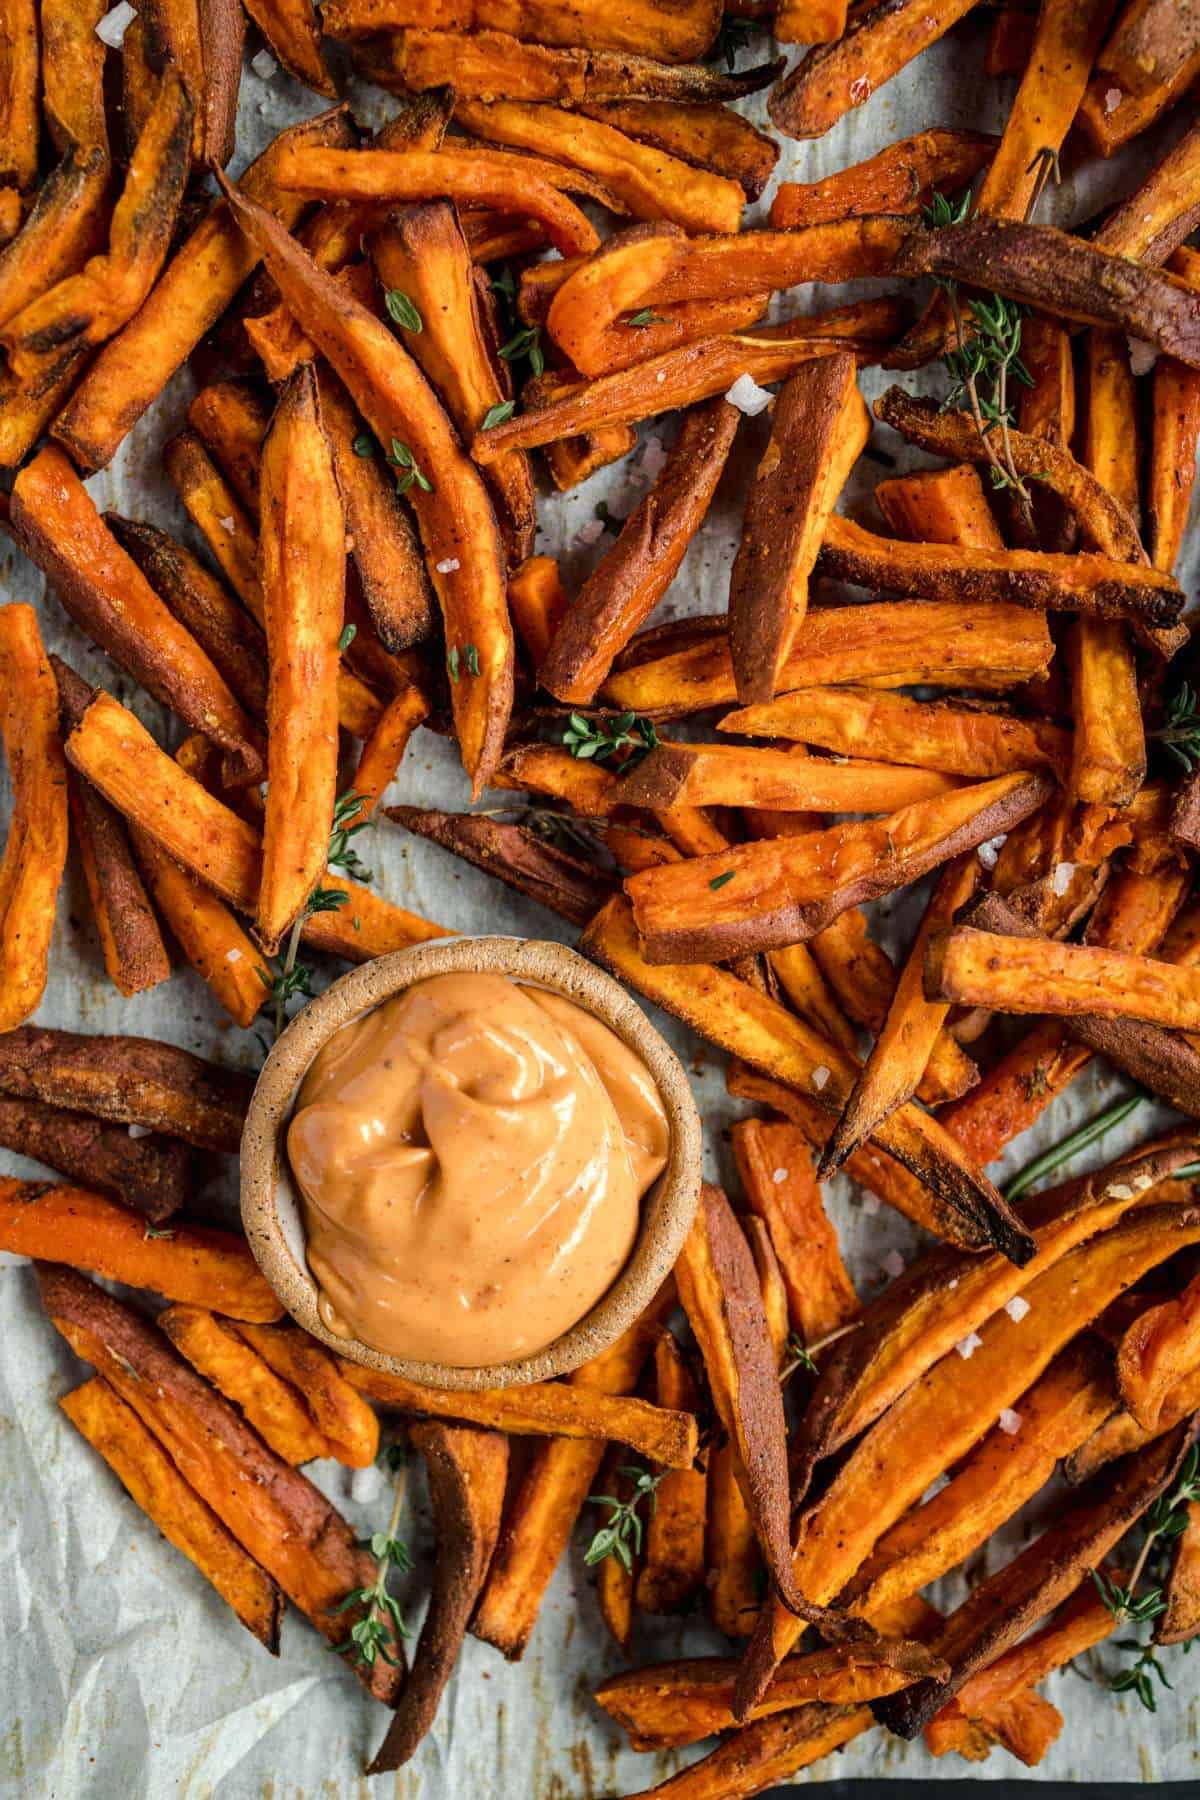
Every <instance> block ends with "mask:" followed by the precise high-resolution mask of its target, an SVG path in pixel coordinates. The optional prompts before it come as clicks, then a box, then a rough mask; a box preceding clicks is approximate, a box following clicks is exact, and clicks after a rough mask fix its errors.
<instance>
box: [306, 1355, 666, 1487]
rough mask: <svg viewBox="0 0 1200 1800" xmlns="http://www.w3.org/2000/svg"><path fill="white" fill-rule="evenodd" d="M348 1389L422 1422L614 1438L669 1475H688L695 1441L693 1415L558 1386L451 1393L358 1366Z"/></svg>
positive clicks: (352, 1368) (347, 1368) (346, 1367)
mask: <svg viewBox="0 0 1200 1800" xmlns="http://www.w3.org/2000/svg"><path fill="white" fill-rule="evenodd" d="M340 1366H341V1370H342V1374H343V1375H344V1376H345V1377H346V1380H347V1381H348V1382H349V1383H350V1385H351V1387H354V1388H357V1389H358V1390H359V1392H360V1393H362V1394H367V1395H368V1396H369V1397H370V1398H371V1399H372V1400H374V1401H376V1402H377V1403H378V1404H379V1405H380V1406H390V1407H396V1408H398V1409H399V1410H400V1411H401V1412H412V1413H417V1414H419V1415H421V1416H422V1417H426V1418H438V1419H461V1420H463V1421H465V1422H466V1423H468V1424H472V1425H486V1426H489V1427H491V1428H492V1429H493V1430H495V1431H506V1432H508V1433H510V1434H511V1435H514V1436H517V1437H525V1436H532V1437H572V1438H614V1439H615V1440H616V1442H617V1443H619V1444H627V1445H628V1446H629V1448H630V1449H631V1450H637V1451H640V1452H641V1454H642V1455H643V1456H647V1457H649V1458H650V1460H651V1461H652V1462H657V1463H664V1464H665V1465H666V1466H667V1468H669V1469H690V1468H691V1466H692V1463H693V1462H694V1460H695V1456H696V1446H697V1442H698V1436H697V1429H696V1421H695V1419H694V1418H693V1417H692V1415H691V1414H690V1413H678V1412H667V1411H665V1410H664V1409H663V1408H662V1407H661V1406H651V1405H650V1404H649V1402H648V1401H645V1400H628V1399H625V1398H624V1397H623V1396H614V1395H609V1394H605V1393H602V1392H600V1391H599V1390H597V1389H592V1388H584V1387H578V1386H567V1385H565V1384H563V1383H561V1382H556V1381H544V1382H531V1383H530V1384H529V1385H528V1386H526V1387H516V1388H474V1389H472V1390H470V1391H469V1392H468V1391H465V1390H464V1391H463V1392H461V1393H460V1392H451V1391H450V1390H449V1389H446V1388H435V1387H424V1386H418V1385H417V1383H416V1382H411V1381H402V1380H401V1378H400V1377H399V1376H398V1375H385V1374H383V1373H381V1372H380V1371H379V1370H376V1369H367V1368H364V1367H362V1365H361V1364H358V1363H342V1364H341V1365H340Z"/></svg>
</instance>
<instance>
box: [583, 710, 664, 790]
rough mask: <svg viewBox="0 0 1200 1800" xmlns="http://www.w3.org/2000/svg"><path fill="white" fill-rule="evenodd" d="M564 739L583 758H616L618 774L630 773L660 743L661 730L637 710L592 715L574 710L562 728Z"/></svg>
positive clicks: (585, 759)
mask: <svg viewBox="0 0 1200 1800" xmlns="http://www.w3.org/2000/svg"><path fill="white" fill-rule="evenodd" d="M562 742H563V744H564V746H565V747H566V749H568V750H569V751H570V753H571V755H572V756H574V757H576V758H578V760H579V761H580V762H598V763H612V762H613V759H614V758H616V759H618V760H617V761H616V762H615V765H614V766H615V772H616V773H617V774H618V775H628V773H629V771H630V769H633V768H636V766H637V764H638V763H640V762H641V760H642V758H643V757H644V756H648V755H649V754H650V752H651V750H654V749H656V748H657V746H658V732H657V731H656V730H655V729H654V725H653V723H652V721H651V720H649V719H643V718H641V717H640V716H639V715H638V714H637V713H635V712H624V713H610V714H609V715H608V716H607V717H597V718H594V719H589V718H588V717H587V715H586V714H585V713H578V712H573V713H572V714H571V715H570V717H569V718H568V720H567V723H566V725H565V726H564V728H563V734H562Z"/></svg>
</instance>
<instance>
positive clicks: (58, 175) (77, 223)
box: [0, 144, 111, 323]
mask: <svg viewBox="0 0 1200 1800" xmlns="http://www.w3.org/2000/svg"><path fill="white" fill-rule="evenodd" d="M110 178H111V168H110V165H109V160H108V151H107V148H106V146H105V145H104V144H93V145H88V146H85V145H79V146H72V147H71V148H69V149H68V150H67V151H66V152H65V154H64V155H63V159H62V161H61V162H60V163H59V164H58V165H57V167H56V168H54V169H53V170H52V171H51V172H50V174H49V175H48V176H47V178H46V180H45V181H44V182H43V183H42V185H41V187H40V188H39V189H38V193H37V198H36V199H35V201H34V203H33V207H32V209H31V211H30V213H29V215H28V217H27V218H26V219H25V222H24V224H23V225H22V226H21V228H20V230H18V231H17V232H16V233H15V234H14V235H13V237H12V239H11V242H9V243H7V244H6V245H5V247H4V249H3V251H0V323H7V321H8V320H9V319H11V318H13V317H14V316H15V315H16V314H17V313H19V312H20V311H21V309H22V308H23V307H25V306H28V305H29V304H30V302H31V301H34V300H36V299H37V298H38V296H39V295H40V294H44V293H45V292H46V291H47V289H48V288H51V287H53V286H54V285H55V283H57V282H59V281H62V280H64V279H65V278H66V277H67V276H68V275H73V274H74V273H75V271H76V270H77V269H80V268H82V267H83V265H84V263H85V262H86V261H87V259H88V257H89V256H90V255H91V254H92V253H93V251H95V250H98V249H99V247H100V245H101V244H102V243H103V241H104V234H105V231H106V229H107V227H108V219H109V207H108V196H109V183H110ZM15 191H16V190H15V189H0V192H5V193H8V192H15Z"/></svg>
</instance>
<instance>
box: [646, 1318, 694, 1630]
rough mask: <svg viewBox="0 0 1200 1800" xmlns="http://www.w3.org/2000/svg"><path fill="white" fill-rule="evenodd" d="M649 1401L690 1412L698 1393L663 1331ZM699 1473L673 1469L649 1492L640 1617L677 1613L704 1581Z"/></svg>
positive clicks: (674, 1345) (674, 1344) (675, 1346)
mask: <svg viewBox="0 0 1200 1800" xmlns="http://www.w3.org/2000/svg"><path fill="white" fill-rule="evenodd" d="M654 1398H655V1400H656V1401H657V1403H658V1405H659V1406H668V1407H673V1408H674V1409H675V1410H676V1411H682V1412H696V1411H697V1410H698V1407H699V1399H700V1396H699V1393H698V1391H697V1388H696V1383H695V1380H694V1378H693V1376H692V1373H691V1370H690V1369H689V1368H688V1366H687V1363H686V1361H685V1360H684V1356H683V1352H682V1351H681V1350H680V1348H679V1345H678V1344H677V1342H676V1340H675V1339H674V1338H673V1337H672V1335H671V1333H670V1332H669V1331H665V1330H664V1331H663V1332H662V1333H661V1335H660V1336H659V1339H658V1341H657V1343H656V1344H655V1346H654ZM706 1489H707V1476H706V1474H705V1472H704V1470H703V1469H673V1470H670V1471H668V1472H667V1473H666V1474H664V1475H663V1478H662V1480H661V1481H660V1483H659V1485H658V1487H657V1489H656V1490H655V1505H654V1510H653V1511H652V1512H651V1514H650V1517H649V1518H648V1519H647V1521H646V1530H645V1534H644V1539H643V1546H642V1559H641V1563H640V1565H639V1568H638V1572H637V1580H636V1582H635V1584H634V1601H635V1604H636V1605H637V1606H638V1607H639V1608H640V1609H641V1611H642V1612H648V1613H677V1612H683V1611H685V1610H686V1607H687V1603H688V1601H689V1600H690V1599H691V1597H692V1595H693V1594H694V1593H695V1592H696V1590H697V1588H698V1587H699V1586H700V1583H701V1582H702V1581H703V1580H704V1515H705V1499H706Z"/></svg>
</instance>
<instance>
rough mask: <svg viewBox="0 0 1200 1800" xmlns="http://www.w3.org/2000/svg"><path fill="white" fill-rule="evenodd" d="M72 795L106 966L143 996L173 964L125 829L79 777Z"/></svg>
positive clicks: (120, 983)
mask: <svg viewBox="0 0 1200 1800" xmlns="http://www.w3.org/2000/svg"><path fill="white" fill-rule="evenodd" d="M81 685H82V684H81ZM68 794H69V797H70V812H71V822H72V825H73V828H74V832H75V842H76V845H77V847H78V850H79V856H80V861H81V862H82V864H83V873H84V878H85V880H86V882H87V887H88V894H89V896H90V898H91V902H92V917H93V918H94V920H95V923H96V930H97V933H98V935H99V938H100V948H101V951H102V953H103V956H104V966H105V968H106V969H107V970H108V975H109V979H110V981H111V982H112V983H113V986H114V987H115V988H117V990H118V991H119V992H120V993H122V994H124V995H125V996H126V997H129V996H131V995H133V994H141V993H144V992H145V991H146V989H147V988H152V987H157V986H158V984H159V982H160V981H166V980H168V979H169V977H170V974H171V964H170V960H169V958H168V956H167V951H166V946H165V945H164V943H163V940H162V933H161V932H160V931H159V928H158V920H157V919H156V918H155V916H154V911H153V909H152V907H151V905H150V901H149V899H148V898H147V895H146V890H145V887H144V886H143V885H142V878H141V876H140V875H139V874H138V867H137V864H136V862H135V861H134V859H133V851H132V849H131V848H130V843H129V838H128V835H127V833H126V830H125V826H124V824H123V822H122V820H121V818H120V815H119V814H118V813H116V812H114V810H113V808H112V807H111V806H110V805H109V804H108V801H107V800H105V799H103V798H102V797H101V796H100V795H99V794H98V793H97V792H96V790H95V788H94V787H92V786H91V785H90V783H88V782H86V781H81V780H80V778H79V777H78V776H77V775H74V774H72V775H71V776H70V777H69V778H68Z"/></svg>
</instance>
